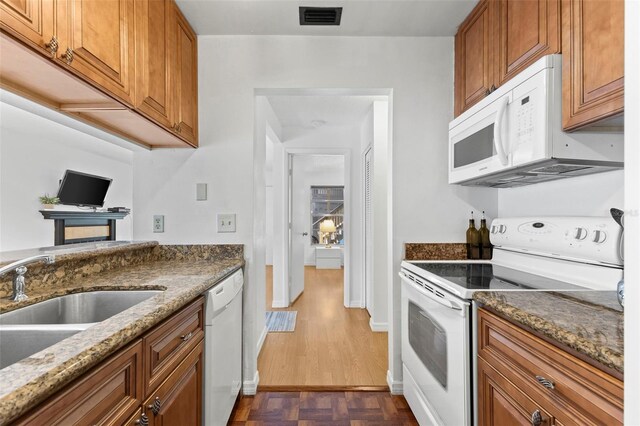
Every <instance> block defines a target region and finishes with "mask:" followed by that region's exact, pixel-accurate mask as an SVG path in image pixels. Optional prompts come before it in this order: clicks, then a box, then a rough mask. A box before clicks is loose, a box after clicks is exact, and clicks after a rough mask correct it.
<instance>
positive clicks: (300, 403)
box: [229, 392, 418, 426]
mask: <svg viewBox="0 0 640 426" xmlns="http://www.w3.org/2000/svg"><path fill="white" fill-rule="evenodd" d="M417 424H418V422H417V421H416V419H415V417H414V416H413V413H411V410H410V409H409V406H408V405H407V401H406V400H405V399H404V397H402V396H393V395H391V394H389V393H388V392H258V394H257V395H256V396H255V397H243V398H242V399H241V400H240V401H239V402H238V404H237V406H236V408H235V410H234V412H233V413H232V414H231V420H230V421H229V425H247V426H249V425H251V426H258V425H260V426H266V425H274V426H275V425H279V426H280V425H282V426H287V425H291V426H293V425H297V426H315V425H333V426H341V425H345V426H359V425H397V426H400V425H417Z"/></svg>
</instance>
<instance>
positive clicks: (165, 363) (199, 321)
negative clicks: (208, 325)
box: [142, 298, 204, 397]
mask: <svg viewBox="0 0 640 426" xmlns="http://www.w3.org/2000/svg"><path fill="white" fill-rule="evenodd" d="M203 337H204V299H203V298H198V299H197V300H196V301H195V302H193V303H192V304H191V305H189V306H187V307H186V308H183V309H182V310H181V311H180V312H178V313H177V314H175V315H174V316H172V317H171V318H169V319H167V320H166V321H165V322H163V323H162V324H161V325H160V326H159V327H157V328H156V329H154V330H153V331H152V332H150V333H149V334H147V335H146V336H145V337H144V338H143V339H142V343H143V347H144V383H145V389H144V395H145V397H148V396H149V395H150V394H151V393H152V392H153V391H154V390H155V389H156V388H157V387H158V386H159V385H160V383H162V382H163V381H164V380H165V379H166V378H167V376H169V374H170V373H171V372H172V371H173V370H174V369H175V368H176V366H177V365H178V364H179V363H180V362H181V361H182V360H183V359H184V357H185V356H186V355H187V354H188V353H189V352H190V351H191V350H192V349H193V348H194V347H195V346H197V344H198V342H200V341H201V340H202V339H203Z"/></svg>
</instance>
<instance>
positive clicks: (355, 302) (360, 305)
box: [347, 300, 365, 309]
mask: <svg viewBox="0 0 640 426" xmlns="http://www.w3.org/2000/svg"><path fill="white" fill-rule="evenodd" d="M347 308H360V309H364V308H365V306H364V304H363V303H362V302H361V301H360V300H352V301H351V302H349V306H347Z"/></svg>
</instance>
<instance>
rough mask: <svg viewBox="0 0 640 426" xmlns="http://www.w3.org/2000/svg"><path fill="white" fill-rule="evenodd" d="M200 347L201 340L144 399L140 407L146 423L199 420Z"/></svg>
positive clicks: (158, 424) (161, 425) (196, 422)
mask: <svg viewBox="0 0 640 426" xmlns="http://www.w3.org/2000/svg"><path fill="white" fill-rule="evenodd" d="M203 348H204V343H203V342H200V343H199V344H198V346H196V348H195V349H194V350H193V351H192V352H191V353H190V354H189V355H187V357H186V358H185V359H184V361H182V363H181V364H180V365H179V366H178V368H176V369H175V371H174V372H173V373H172V374H171V375H170V376H169V377H168V378H167V380H165V381H164V383H163V384H162V385H160V387H159V388H158V389H157V390H156V392H154V393H153V395H151V396H150V397H149V399H147V401H146V402H145V404H144V407H143V410H144V414H145V415H146V416H147V417H148V418H149V420H150V422H149V424H150V425H153V426H170V425H193V426H197V425H200V424H201V423H202V372H203V367H204V366H203V359H202V354H203Z"/></svg>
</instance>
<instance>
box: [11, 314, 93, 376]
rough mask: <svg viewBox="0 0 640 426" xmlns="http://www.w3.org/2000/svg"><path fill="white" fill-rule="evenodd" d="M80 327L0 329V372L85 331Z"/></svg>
mask: <svg viewBox="0 0 640 426" xmlns="http://www.w3.org/2000/svg"><path fill="white" fill-rule="evenodd" d="M86 328H87V326H86V325H84V326H80V327H70V326H66V327H58V328H55V327H51V326H49V327H45V326H36V327H22V326H11V327H0V370H1V369H3V368H5V367H7V366H9V365H11V364H14V363H16V362H18V361H20V360H23V359H25V358H28V357H30V356H31V355H33V354H35V353H37V352H40V351H41V350H43V349H46V348H48V347H49V346H53V345H55V344H56V343H58V342H59V341H61V340H64V339H66V338H67V337H71V336H73V335H74V334H76V333H79V332H81V331H82V330H84V329H86Z"/></svg>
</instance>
